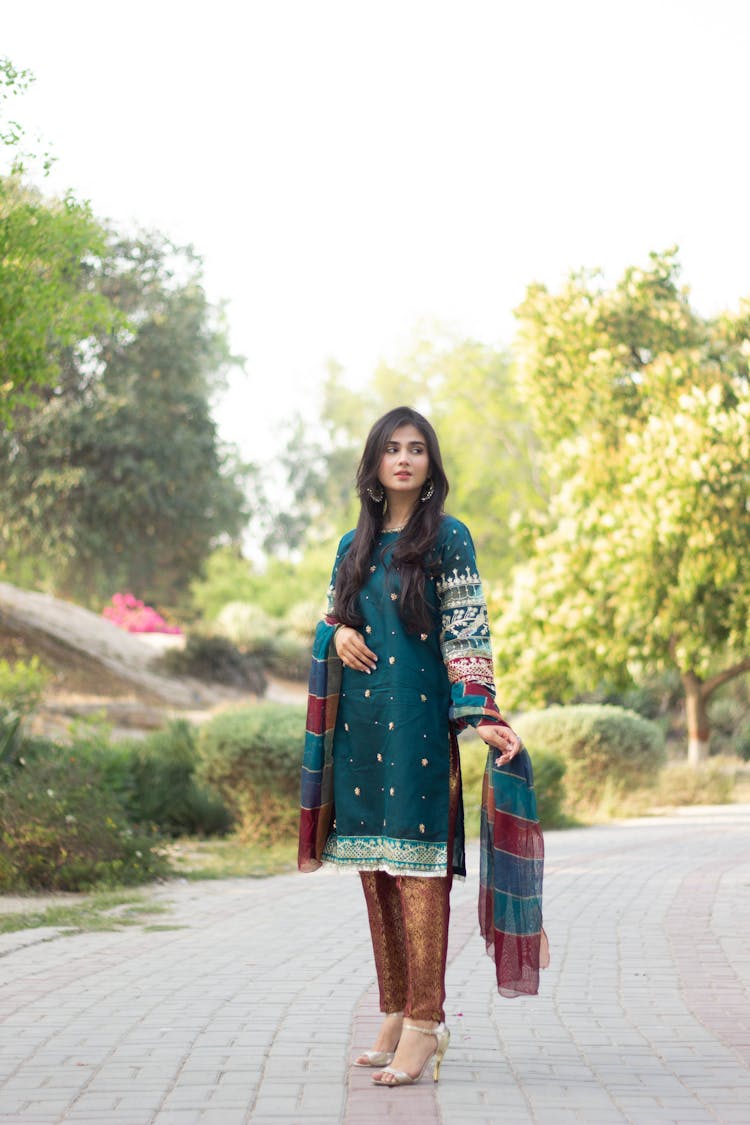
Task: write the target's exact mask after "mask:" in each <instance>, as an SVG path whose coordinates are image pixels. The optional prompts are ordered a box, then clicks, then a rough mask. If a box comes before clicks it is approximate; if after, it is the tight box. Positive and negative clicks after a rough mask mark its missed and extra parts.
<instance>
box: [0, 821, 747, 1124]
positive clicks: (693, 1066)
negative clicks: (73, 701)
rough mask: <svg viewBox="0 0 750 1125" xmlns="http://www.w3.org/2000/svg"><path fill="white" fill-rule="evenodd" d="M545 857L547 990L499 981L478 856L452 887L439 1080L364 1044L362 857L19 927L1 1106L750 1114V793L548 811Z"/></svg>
mask: <svg viewBox="0 0 750 1125" xmlns="http://www.w3.org/2000/svg"><path fill="white" fill-rule="evenodd" d="M547 858H548V865H547V883H546V923H547V928H548V930H549V933H550V938H551V942H552V956H553V961H552V965H551V967H550V969H549V970H548V971H547V972H546V973H545V974H544V976H543V980H542V992H541V995H540V996H539V997H536V998H534V999H520V1000H502V999H500V998H499V997H497V995H496V994H495V991H494V987H493V973H492V964H491V962H490V960H489V958H488V957H487V956H486V954H485V952H484V946H483V943H482V942H481V940H480V938H479V936H478V933H477V928H476V925H475V900H476V891H477V880H476V873H475V872H474V873H472V874H471V875H470V878H469V880H468V881H467V882H466V883H465V884H458V885H457V886H456V887H455V890H454V895H453V917H452V933H451V937H452V944H451V950H450V963H449V968H448V993H449V999H448V1007H447V1022H448V1024H449V1026H450V1027H451V1029H452V1033H453V1039H452V1042H451V1046H450V1049H449V1052H448V1055H447V1056H446V1061H445V1063H444V1065H443V1069H442V1071H441V1078H440V1083H439V1085H438V1086H437V1087H436V1086H434V1085H433V1083H432V1082H427V1081H426V1080H425V1081H423V1082H422V1083H421V1084H420V1085H418V1086H415V1087H411V1088H407V1089H400V1090H383V1089H377V1088H376V1087H374V1086H372V1085H371V1083H370V1082H369V1074H368V1072H367V1071H364V1070H351V1069H350V1067H349V1065H348V1063H349V1059H350V1058H351V1056H352V1054H353V1052H354V1050H355V1048H357V1047H359V1048H362V1047H365V1046H367V1045H368V1043H369V1042H370V1040H371V1037H372V1034H373V1029H374V1027H375V1026H376V1023H377V1018H378V1017H377V1012H376V1007H377V1005H376V997H375V992H374V988H373V972H372V968H371V960H370V950H369V938H368V934H367V929H366V922H365V912H364V905H363V902H362V901H361V892H360V889H359V886H358V882H357V881H356V879H353V878H352V877H350V876H344V875H337V874H335V873H330V872H326V871H320V872H317V873H316V874H314V875H306V876H302V875H287V876H279V877H277V878H274V879H268V880H257V881H254V880H247V881H235V882H229V881H228V882H222V883H210V882H207V883H193V884H177V885H170V886H169V887H168V888H166V889H165V890H164V891H163V892H162V897H163V898H165V899H166V901H168V902H170V903H171V911H170V913H169V914H167V915H163V916H160V917H158V918H157V919H155V921H158V923H159V925H160V926H170V927H171V928H170V929H156V928H154V929H153V930H148V929H146V928H145V927H144V926H143V925H139V926H137V927H129V928H126V929H123V930H121V931H117V932H104V933H90V934H80V935H77V936H59V935H58V934H57V933H56V932H55V931H39V930H34V931H26V932H25V933H23V934H21V935H8V936H7V937H4V938H3V937H0V954H4V956H0V1013H1V1014H2V1018H3V1023H2V1027H1V1028H0V1122H3V1123H9V1122H13V1123H23V1125H37V1123H38V1125H43V1123H45V1125H46V1123H52V1122H65V1123H67V1122H84V1121H85V1122H96V1123H98V1125H110V1123H114V1125H244V1123H247V1122H252V1123H254V1125H280V1123H284V1125H296V1123H298V1122H299V1123H310V1125H314V1123H317V1125H339V1123H346V1125H370V1123H372V1122H375V1121H378V1122H380V1123H381V1125H383V1123H384V1125H388V1123H389V1122H408V1123H409V1125H427V1123H428V1122H429V1123H434V1122H437V1123H441V1125H485V1123H486V1125H489V1123H492V1125H496V1123H498V1125H499V1123H502V1125H516V1123H518V1125H521V1123H526V1122H530V1123H535V1125H567V1123H571V1125H572V1123H590V1125H614V1123H616V1122H634V1123H636V1125H651V1123H654V1125H656V1123H662V1122H677V1123H680V1125H683V1123H685V1125H686V1123H694V1122H717V1121H718V1122H727V1123H729V1122H733V1123H740V1122H742V1123H745V1125H747V1123H750V806H729V807H724V808H715V809H702V810H692V811H689V812H688V811H686V812H685V813H684V814H683V815H680V816H675V817H671V818H667V819H663V820H654V821H637V822H628V823H625V824H621V825H613V826H607V827H602V828H593V829H587V830H576V831H572V832H565V833H549V834H548V836H547ZM24 943H28V944H24Z"/></svg>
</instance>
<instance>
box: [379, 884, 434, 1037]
mask: <svg viewBox="0 0 750 1125" xmlns="http://www.w3.org/2000/svg"><path fill="white" fill-rule="evenodd" d="M359 874H360V878H361V879H362V887H363V889H364V892H365V901H366V903H367V914H368V917H369V920H370V934H371V936H372V948H373V952H374V954H375V969H376V971H377V974H378V986H379V988H380V1008H381V1011H383V1012H403V1013H404V1014H405V1015H407V1016H411V1018H412V1019H415V1020H437V1021H438V1022H442V1020H444V1018H445V1012H444V1009H443V1004H444V1003H445V962H446V957H447V954H448V917H449V914H450V905H449V896H450V884H449V880H448V879H447V878H420V877H419V876H416V875H388V874H387V873H386V872H385V871H360V873H359Z"/></svg>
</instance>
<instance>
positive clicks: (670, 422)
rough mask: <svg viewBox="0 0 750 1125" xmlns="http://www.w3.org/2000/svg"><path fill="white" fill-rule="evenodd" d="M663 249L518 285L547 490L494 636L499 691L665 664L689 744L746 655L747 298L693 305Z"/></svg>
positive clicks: (693, 745)
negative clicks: (637, 259)
mask: <svg viewBox="0 0 750 1125" xmlns="http://www.w3.org/2000/svg"><path fill="white" fill-rule="evenodd" d="M677 277H678V267H677V263H676V260H675V255H674V252H669V253H668V254H665V255H652V258H651V263H650V266H649V268H647V269H645V270H635V269H633V270H628V271H627V273H626V274H625V276H624V278H623V279H622V281H621V282H620V283H619V284H618V285H616V286H614V287H613V288H612V289H609V290H608V289H606V288H605V287H604V286H602V285H601V284H600V283H598V282H595V281H594V279H593V278H592V276H591V275H588V276H582V275H579V276H578V277H575V278H573V279H571V281H570V282H569V284H568V285H567V286H566V287H565V288H564V289H563V291H562V292H561V293H559V294H557V295H555V294H549V293H548V292H547V291H546V290H545V289H544V288H543V287H541V286H534V287H532V289H530V290H529V294H528V296H527V299H526V301H525V302H524V304H523V305H522V306H521V308H520V310H519V315H520V318H521V335H522V339H523V343H524V360H525V362H524V379H525V386H526V388H527V395H528V401H529V403H530V406H531V408H532V409H533V412H534V416H535V422H536V426H537V430H538V432H539V433H540V434H541V436H542V438H543V440H544V441H545V443H546V447H547V451H548V462H549V473H550V477H551V478H552V479H553V481H554V491H553V497H552V500H551V502H550V506H549V509H548V511H547V513H545V515H544V516H543V517H541V518H539V519H537V520H536V521H528V522H527V524H526V527H525V537H524V545H525V548H526V550H527V551H528V552H529V555H530V557H529V559H528V561H527V562H526V563H525V564H523V565H522V566H520V567H519V568H518V570H517V571H516V574H515V582H514V586H513V591H512V594H511V596H510V597H509V598H508V601H507V604H506V607H505V612H504V613H503V614H502V616H501V618H500V620H499V621H498V622H497V625H496V630H495V635H496V641H497V648H498V662H499V667H500V671H501V673H502V675H501V691H502V693H503V698H505V699H507V700H508V702H509V703H511V704H513V703H515V704H521V703H529V702H534V703H538V702H547V701H550V700H554V701H565V700H568V699H570V698H572V697H573V696H574V695H575V694H576V693H578V692H582V691H586V690H590V689H591V687H592V685H593V684H596V683H598V682H599V680H600V678H601V677H602V676H604V675H606V676H609V677H611V678H612V679H613V680H614V681H615V682H616V683H620V684H622V685H623V686H624V685H625V684H627V683H628V682H632V681H633V680H637V679H639V678H642V677H643V675H644V674H646V673H649V672H652V671H658V670H661V669H663V668H665V667H669V666H673V667H674V666H676V667H677V669H678V670H679V673H680V676H681V679H682V683H683V686H684V690H685V698H686V708H687V719H688V732H689V757H690V760H691V761H693V762H697V761H698V760H700V759H701V758H702V757H704V756H705V755H706V754H707V752H708V740H709V721H708V713H707V704H708V701H709V699H710V698H711V696H712V695H713V693H714V692H715V691H716V690H717V689H718V688H719V687H720V686H721V685H722V684H724V683H726V682H727V681H728V680H730V679H732V678H734V677H736V676H738V675H740V674H742V673H743V672H744V671H746V670H748V669H750V655H749V654H750V628H749V624H748V623H749V622H750V520H749V519H748V510H749V508H750V488H749V484H750V478H749V476H748V464H750V388H749V384H748V356H749V355H750V340H749V338H748V327H749V326H750V318H749V315H748V314H749V313H750V306H748V305H747V304H744V305H742V306H741V308H740V311H739V313H738V314H737V315H736V316H728V315H727V316H723V317H720V318H717V319H712V320H706V319H702V318H701V317H699V315H698V314H697V313H696V312H695V311H694V310H693V309H692V308H691V307H690V305H689V301H688V296H687V293H686V291H685V290H684V289H681V288H680V287H679V286H678V283H677Z"/></svg>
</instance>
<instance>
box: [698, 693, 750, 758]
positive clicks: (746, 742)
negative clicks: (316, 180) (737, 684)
mask: <svg viewBox="0 0 750 1125" xmlns="http://www.w3.org/2000/svg"><path fill="white" fill-rule="evenodd" d="M708 717H709V721H710V723H711V743H710V752H711V754H712V755H715V754H729V755H733V754H737V755H739V757H741V758H745V759H748V758H750V705H748V703H747V702H746V701H745V700H744V699H738V698H736V697H732V696H728V697H727V696H724V697H723V698H719V699H714V700H712V701H711V702H710V703H709V706H708Z"/></svg>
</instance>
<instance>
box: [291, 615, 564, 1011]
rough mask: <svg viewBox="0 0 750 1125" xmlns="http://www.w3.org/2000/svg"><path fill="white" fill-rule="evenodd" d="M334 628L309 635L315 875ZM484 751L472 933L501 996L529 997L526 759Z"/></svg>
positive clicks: (331, 709) (534, 922)
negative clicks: (499, 760)
mask: <svg viewBox="0 0 750 1125" xmlns="http://www.w3.org/2000/svg"><path fill="white" fill-rule="evenodd" d="M335 628H336V627H335V624H332V623H330V622H329V621H325V620H324V621H321V622H320V624H319V625H318V628H317V630H316V633H315V642H314V644H313V655H312V665H311V668H310V690H309V696H308V708H307V728H306V733H305V749H304V754H303V760H302V800H301V805H302V807H301V815H300V832H299V855H298V866H299V869H300V871H315V870H316V869H317V868H318V867H320V865H321V862H322V860H321V856H322V853H323V848H324V846H325V843H326V840H327V838H328V835H329V833H330V830H331V822H332V819H333V732H334V728H335V726H336V712H337V709H338V699H339V690H340V686H341V663H340V661H339V659H338V657H337V656H336V653H335V649H334V646H333V645H332V644H331V641H332V639H333V634H334V632H335ZM496 755H497V750H495V749H493V748H490V751H489V754H488V760H487V769H486V772H485V777H484V783H483V786H482V814H481V861H480V873H479V928H480V932H481V934H482V937H483V938H484V940H485V943H486V945H487V952H488V953H489V955H490V956H491V957H492V958H493V959H494V962H495V970H496V975H497V986H498V990H499V992H500V994H501V995H502V996H521V995H528V996H533V995H536V993H537V992H538V991H539V969H540V968H543V967H544V966H545V965H546V964H547V961H548V954H547V940H546V935H545V934H544V931H543V929H542V875H543V868H544V841H543V838H542V833H541V829H540V827H539V820H538V818H537V812H536V797H535V795H534V783H533V774H532V769H531V760H530V758H529V755H528V754H527V752H526V750H522V752H521V753H520V754H518V755H517V756H516V757H515V758H514V759H513V760H512V761H511V762H509V763H508V764H507V765H505V766H501V767H499V768H498V767H497V766H495V764H494V759H495V756H496Z"/></svg>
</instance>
